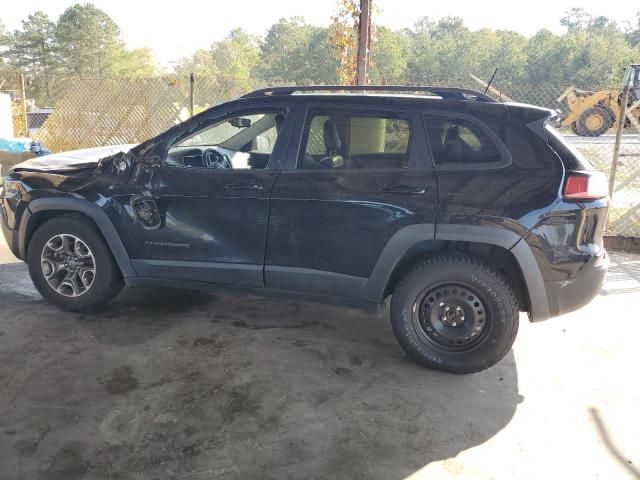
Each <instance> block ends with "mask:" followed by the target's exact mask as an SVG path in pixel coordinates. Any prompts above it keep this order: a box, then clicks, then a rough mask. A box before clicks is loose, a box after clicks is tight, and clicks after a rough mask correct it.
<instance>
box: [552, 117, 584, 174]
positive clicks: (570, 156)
mask: <svg viewBox="0 0 640 480" xmlns="http://www.w3.org/2000/svg"><path fill="white" fill-rule="evenodd" d="M544 129H545V131H546V132H547V141H548V142H549V146H550V147H551V148H553V149H554V150H555V152H556V153H557V154H558V155H559V156H560V158H561V159H562V163H564V166H565V168H567V169H568V170H595V169H594V167H593V165H591V163H589V160H587V159H586V158H585V157H584V155H582V153H581V152H580V151H579V150H578V149H577V148H576V147H574V146H573V145H571V144H570V143H569V142H567V141H566V140H565V139H564V137H563V136H562V135H561V134H560V132H559V131H558V130H556V129H555V128H554V127H553V126H551V125H550V123H549V122H547V123H546V124H545V126H544Z"/></svg>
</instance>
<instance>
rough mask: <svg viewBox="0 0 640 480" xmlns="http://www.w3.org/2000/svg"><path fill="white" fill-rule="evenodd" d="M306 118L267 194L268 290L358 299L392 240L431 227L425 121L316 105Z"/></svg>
mask: <svg viewBox="0 0 640 480" xmlns="http://www.w3.org/2000/svg"><path fill="white" fill-rule="evenodd" d="M301 117H302V119H301V121H300V122H298V126H297V130H296V131H294V134H293V136H292V141H291V142H290V148H289V151H288V153H287V157H286V159H285V164H284V168H283V170H282V171H281V172H280V175H279V176H278V178H277V180H276V182H275V184H274V187H273V191H272V195H271V206H270V209H271V211H270V217H269V228H268V234H267V250H266V256H265V285H266V287H267V288H282V289H287V290H302V291H307V292H312V293H316V294H330V295H338V296H343V297H351V298H362V297H363V292H364V287H365V284H366V281H367V279H368V277H369V276H370V274H371V272H372V270H373V268H374V266H375V265H376V262H377V260H378V258H379V256H380V253H381V252H382V250H383V249H384V247H385V245H387V243H388V242H389V240H390V239H391V237H393V235H394V234H396V233H397V232H398V231H399V230H400V229H402V228H403V227H406V226H409V225H413V224H417V223H419V224H428V225H433V224H434V223H435V210H436V198H437V188H436V179H435V176H434V172H433V167H432V166H431V162H430V158H429V157H428V153H427V146H426V141H425V136H424V130H423V127H422V123H421V118H420V116H419V115H418V114H417V113H415V112H413V111H411V110H402V111H399V110H398V109H394V110H391V109H385V108H368V107H357V108H345V107H344V106H332V107H323V106H320V105H318V106H309V107H307V108H305V109H304V110H303V111H302V112H301Z"/></svg>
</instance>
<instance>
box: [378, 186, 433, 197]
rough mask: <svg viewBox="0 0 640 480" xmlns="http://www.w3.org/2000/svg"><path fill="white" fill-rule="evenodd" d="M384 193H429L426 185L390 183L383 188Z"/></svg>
mask: <svg viewBox="0 0 640 480" xmlns="http://www.w3.org/2000/svg"><path fill="white" fill-rule="evenodd" d="M382 192H383V193H399V194H401V195H423V194H425V193H427V190H426V189H425V188H424V187H411V186H409V185H388V186H386V187H384V188H383V189H382Z"/></svg>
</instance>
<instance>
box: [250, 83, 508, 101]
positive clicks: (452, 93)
mask: <svg viewBox="0 0 640 480" xmlns="http://www.w3.org/2000/svg"><path fill="white" fill-rule="evenodd" d="M297 92H407V93H429V94H431V95H436V96H438V97H441V98H444V99H447V100H477V101H482V102H492V103H496V102H497V100H495V99H494V98H492V97H490V96H489V95H487V94H485V93H482V92H478V91H477V90H472V89H470V88H455V87H430V86H409V85H317V86H314V85H305V86H302V87H295V86H289V87H271V88H262V89H260V90H254V91H253V92H249V93H247V94H246V95H243V96H242V98H254V97H264V96H275V95H292V94H294V93H297Z"/></svg>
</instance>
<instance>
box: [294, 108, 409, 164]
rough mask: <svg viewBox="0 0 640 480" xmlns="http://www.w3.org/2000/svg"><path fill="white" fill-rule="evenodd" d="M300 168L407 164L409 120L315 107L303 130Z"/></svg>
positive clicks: (391, 115) (398, 116)
mask: <svg viewBox="0 0 640 480" xmlns="http://www.w3.org/2000/svg"><path fill="white" fill-rule="evenodd" d="M302 138H303V140H302V148H301V152H300V158H299V159H298V168H303V169H338V168H340V169H371V168H406V167H407V166H408V164H409V145H410V121H409V118H408V117H404V116H402V115H395V114H389V113H384V114H373V113H370V112H361V113H359V112H350V111H346V110H337V109H336V110H332V109H313V110H311V111H310V113H309V115H308V117H307V122H306V124H305V129H304V133H303V137H302Z"/></svg>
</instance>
